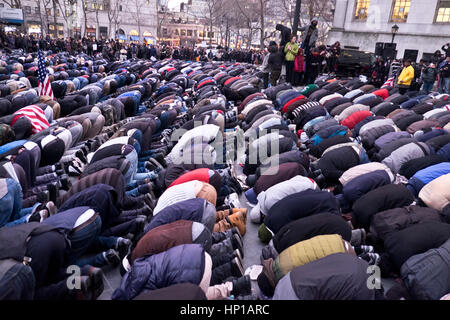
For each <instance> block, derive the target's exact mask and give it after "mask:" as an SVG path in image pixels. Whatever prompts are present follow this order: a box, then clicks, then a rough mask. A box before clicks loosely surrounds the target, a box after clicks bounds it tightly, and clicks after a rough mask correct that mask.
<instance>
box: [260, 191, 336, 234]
mask: <svg viewBox="0 0 450 320" xmlns="http://www.w3.org/2000/svg"><path fill="white" fill-rule="evenodd" d="M323 212H328V213H331V214H336V215H340V211H339V203H338V200H337V199H336V197H335V196H334V195H333V194H332V193H330V192H327V191H315V190H306V191H302V192H298V193H294V194H291V195H289V196H287V197H285V198H283V199H282V200H281V201H278V202H277V203H275V204H274V205H273V206H272V207H271V208H270V210H269V212H268V214H267V215H266V217H265V219H264V224H265V226H266V227H267V228H268V229H269V230H271V231H272V232H273V233H274V234H276V233H277V232H278V231H279V230H280V229H281V228H282V227H283V226H284V225H286V224H288V223H289V222H291V221H294V220H298V219H300V218H303V217H307V216H311V215H314V214H317V213H323Z"/></svg>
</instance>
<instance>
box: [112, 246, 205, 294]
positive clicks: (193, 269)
mask: <svg viewBox="0 0 450 320" xmlns="http://www.w3.org/2000/svg"><path fill="white" fill-rule="evenodd" d="M204 253H205V251H204V250H203V248H202V246H201V245H199V244H184V245H180V246H176V247H173V248H171V249H169V250H167V251H164V252H161V253H159V254H155V255H152V256H148V257H142V258H139V259H137V260H135V261H134V263H133V265H132V267H131V271H130V272H128V273H126V274H125V275H124V276H123V278H122V282H121V284H120V287H119V288H117V289H116V290H115V291H114V292H113V295H112V297H111V298H112V300H131V299H133V298H134V297H136V296H138V295H139V294H141V293H143V292H144V291H147V290H156V289H161V288H165V287H168V286H170V285H173V284H178V283H184V282H189V283H193V284H196V285H198V284H200V281H201V280H202V277H203V274H204V273H205V254H204Z"/></svg>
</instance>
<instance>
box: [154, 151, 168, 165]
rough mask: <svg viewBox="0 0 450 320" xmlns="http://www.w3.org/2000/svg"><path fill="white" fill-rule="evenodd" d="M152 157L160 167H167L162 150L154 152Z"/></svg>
mask: <svg viewBox="0 0 450 320" xmlns="http://www.w3.org/2000/svg"><path fill="white" fill-rule="evenodd" d="M153 159H155V160H156V161H157V162H158V164H159V166H161V167H162V168H161V169H164V168H166V167H167V163H166V160H165V159H164V154H163V153H162V152H158V153H156V154H154V155H153Z"/></svg>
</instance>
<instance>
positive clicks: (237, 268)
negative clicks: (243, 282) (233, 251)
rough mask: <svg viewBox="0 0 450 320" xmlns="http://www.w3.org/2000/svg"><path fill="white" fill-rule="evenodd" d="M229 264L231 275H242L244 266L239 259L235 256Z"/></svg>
mask: <svg viewBox="0 0 450 320" xmlns="http://www.w3.org/2000/svg"><path fill="white" fill-rule="evenodd" d="M230 264H231V275H232V276H234V277H242V276H243V275H244V267H243V266H242V263H241V261H240V260H239V259H238V258H237V257H236V258H234V259H233V260H231V262H230Z"/></svg>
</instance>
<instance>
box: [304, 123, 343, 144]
mask: <svg viewBox="0 0 450 320" xmlns="http://www.w3.org/2000/svg"><path fill="white" fill-rule="evenodd" d="M347 130H348V129H347V127H344V126H341V125H335V126H332V127H329V128H324V129H322V130H320V131H319V132H317V133H316V134H315V135H314V136H313V137H312V138H311V142H312V144H313V145H315V146H317V145H318V144H319V143H321V142H322V141H323V140H324V139H328V138H331V137H334V136H345V135H346V134H347Z"/></svg>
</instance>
